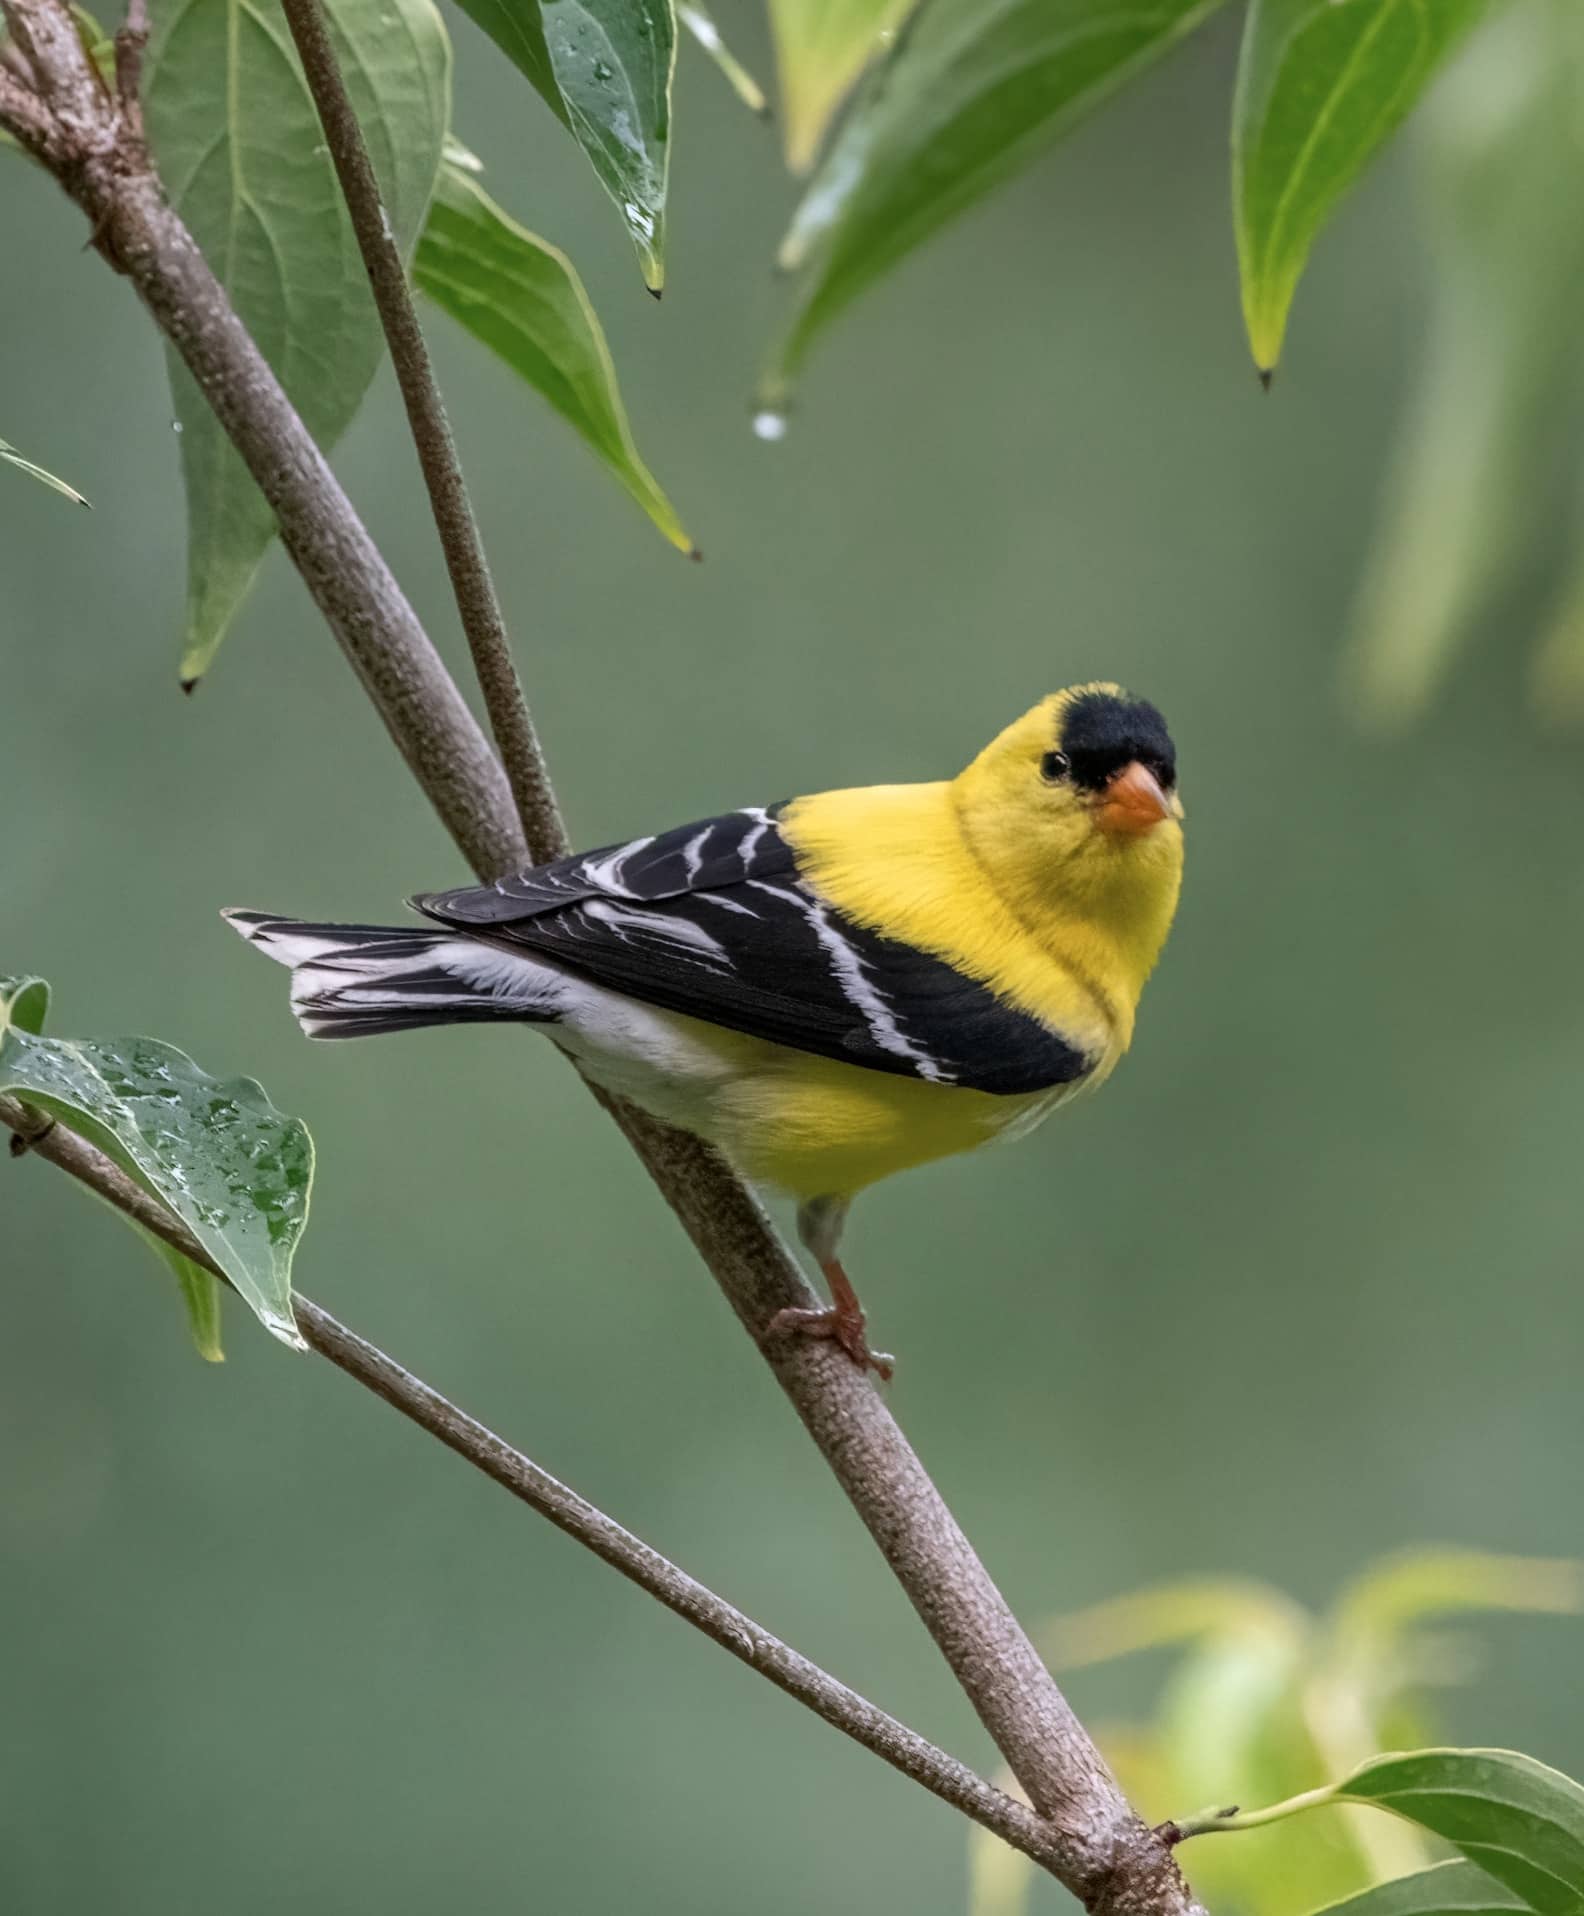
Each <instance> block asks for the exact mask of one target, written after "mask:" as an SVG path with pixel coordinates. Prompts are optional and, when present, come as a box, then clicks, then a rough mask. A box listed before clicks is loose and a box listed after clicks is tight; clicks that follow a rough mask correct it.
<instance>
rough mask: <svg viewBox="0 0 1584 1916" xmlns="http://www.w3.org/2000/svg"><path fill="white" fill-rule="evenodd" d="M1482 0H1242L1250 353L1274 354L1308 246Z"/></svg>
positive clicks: (1241, 171)
mask: <svg viewBox="0 0 1584 1916" xmlns="http://www.w3.org/2000/svg"><path fill="white" fill-rule="evenodd" d="M1484 4H1485V0H1251V4H1250V6H1249V11H1248V17H1247V22H1246V24H1245V27H1244V32H1243V51H1242V55H1241V58H1240V61H1239V65H1238V82H1237V96H1236V100H1235V102H1234V105H1233V110H1232V210H1233V224H1234V227H1235V230H1236V234H1237V248H1238V263H1239V267H1240V269H1241V273H1242V282H1243V316H1244V321H1245V324H1246V325H1247V328H1248V337H1249V345H1250V348H1251V349H1252V351H1253V354H1254V362H1255V364H1256V365H1257V366H1258V367H1259V368H1260V370H1261V371H1262V372H1263V373H1265V374H1267V375H1268V374H1269V372H1270V371H1271V369H1272V368H1273V367H1274V366H1275V364H1276V361H1277V359H1278V358H1279V356H1280V354H1281V345H1282V337H1283V335H1284V333H1285V331H1286V327H1287V314H1288V310H1289V308H1290V307H1291V305H1292V297H1293V293H1294V291H1295V289H1296V287H1297V285H1298V279H1299V276H1300V274H1301V273H1302V272H1303V269H1304V263H1305V262H1306V260H1307V259H1308V257H1309V249H1310V248H1311V247H1312V246H1313V244H1314V242H1315V238H1316V236H1317V235H1318V234H1319V232H1320V229H1321V227H1322V226H1324V224H1325V222H1326V220H1327V219H1328V218H1329V217H1330V215H1331V212H1332V210H1333V209H1334V208H1335V206H1336V204H1337V202H1338V200H1340V199H1341V197H1342V196H1343V194H1344V193H1346V191H1347V190H1348V188H1349V187H1350V186H1351V185H1352V184H1353V182H1354V181H1355V180H1356V179H1357V178H1358V176H1359V174H1360V173H1361V172H1362V171H1363V170H1364V168H1365V167H1366V166H1367V165H1368V163H1369V162H1370V160H1372V159H1373V158H1374V157H1375V155H1376V153H1377V152H1378V151H1379V150H1380V148H1381V147H1382V146H1383V145H1384V144H1385V142H1386V141H1387V140H1388V139H1389V138H1390V137H1391V135H1392V134H1393V133H1394V132H1395V131H1396V129H1397V127H1398V125H1399V124H1400V122H1401V121H1402V119H1403V116H1404V115H1405V114H1406V113H1407V112H1408V110H1409V108H1410V107H1412V106H1413V104H1414V102H1415V101H1416V100H1417V99H1418V98H1419V95H1420V93H1421V92H1422V91H1423V89H1424V85H1425V82H1426V81H1427V80H1428V79H1429V78H1430V76H1431V74H1432V73H1434V71H1435V70H1436V68H1437V66H1438V65H1439V64H1440V62H1441V61H1442V60H1443V59H1444V58H1445V57H1446V55H1447V53H1448V52H1449V51H1450V50H1451V47H1452V45H1453V43H1454V41H1455V40H1456V39H1457V36H1458V35H1459V34H1460V33H1461V32H1462V31H1463V30H1464V29H1465V28H1466V27H1467V26H1469V25H1470V24H1471V23H1472V21H1473V20H1474V19H1475V17H1476V16H1477V15H1478V13H1479V12H1480V11H1481V9H1482V8H1483V6H1484Z"/></svg>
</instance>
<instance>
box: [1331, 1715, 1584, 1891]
mask: <svg viewBox="0 0 1584 1916" xmlns="http://www.w3.org/2000/svg"><path fill="white" fill-rule="evenodd" d="M1336 1793H1337V1796H1338V1798H1339V1800H1342V1801H1345V1802H1353V1803H1371V1804H1373V1805H1375V1807H1376V1808H1378V1809H1384V1810H1391V1811H1393V1812H1394V1813H1395V1814H1396V1815H1398V1816H1402V1817H1405V1818H1406V1819H1407V1820H1408V1821H1409V1822H1411V1823H1417V1824H1418V1825H1419V1827H1420V1828H1421V1829H1426V1830H1429V1831H1430V1832H1431V1834H1432V1835H1434V1836H1439V1837H1442V1838H1443V1839H1444V1840H1445V1841H1447V1842H1448V1843H1450V1844H1452V1846H1453V1847H1454V1848H1455V1849H1458V1850H1460V1851H1461V1852H1462V1853H1463V1855H1464V1856H1466V1857H1467V1858H1468V1860H1469V1861H1470V1862H1471V1863H1476V1864H1478V1865H1479V1867H1480V1868H1481V1869H1483V1870H1485V1871H1486V1872H1487V1873H1488V1874H1489V1875H1491V1876H1493V1877H1495V1879H1496V1881H1497V1882H1498V1883H1502V1884H1504V1885H1505V1886H1506V1887H1507V1888H1508V1889H1511V1890H1514V1891H1516V1892H1517V1893H1518V1895H1520V1896H1522V1897H1523V1898H1524V1899H1525V1900H1526V1901H1527V1902H1528V1904H1529V1906H1530V1907H1531V1908H1532V1909H1534V1910H1537V1911H1539V1912H1541V1916H1579V1912H1580V1910H1581V1909H1584V1789H1581V1788H1580V1787H1579V1785H1578V1784H1577V1783H1575V1782H1574V1781H1573V1780H1572V1778H1571V1777H1567V1776H1563V1775H1562V1773H1561V1772H1560V1771H1559V1770H1552V1769H1548V1768H1547V1767H1546V1765H1545V1764H1544V1763H1537V1762H1536V1761H1535V1760H1534V1758H1533V1757H1529V1756H1519V1755H1517V1754H1516V1753H1515V1752H1514V1751H1511V1750H1414V1751H1410V1752H1409V1753H1408V1754H1406V1755H1402V1756H1377V1757H1374V1758H1372V1759H1371V1760H1370V1761H1369V1762H1368V1763H1363V1764H1360V1766H1359V1767H1358V1769H1356V1770H1355V1771H1354V1772H1353V1774H1352V1775H1351V1776H1350V1777H1348V1778H1347V1779H1346V1781H1345V1782H1343V1783H1341V1784H1339V1785H1338V1786H1337V1792H1336Z"/></svg>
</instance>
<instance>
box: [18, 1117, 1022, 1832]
mask: <svg viewBox="0 0 1584 1916" xmlns="http://www.w3.org/2000/svg"><path fill="white" fill-rule="evenodd" d="M0 1125H6V1126H8V1127H10V1129H11V1130H12V1132H13V1134H14V1135H15V1136H17V1137H19V1138H22V1139H24V1140H25V1142H26V1144H27V1146H28V1148H29V1149H30V1150H31V1151H32V1152H33V1153H35V1154H36V1155H37V1156H39V1157H43V1158H47V1159H48V1160H49V1161H50V1163H51V1164H54V1165H56V1166H58V1167H59V1169H61V1170H63V1171H65V1172H67V1173H68V1174H69V1175H70V1176H72V1177H74V1178H76V1179H77V1180H78V1181H79V1182H80V1183H82V1184H85V1185H87V1186H88V1188H89V1189H90V1190H92V1191H94V1192H96V1193H97V1194H98V1195H99V1196H100V1197H102V1198H104V1199H106V1200H107V1201H108V1202H109V1203H111V1204H113V1205H114V1206H115V1207H116V1209H117V1210H119V1211H122V1212H124V1213H125V1214H126V1215H127V1216H128V1217H130V1218H131V1219H133V1221H134V1222H136V1223H137V1224H140V1225H141V1226H142V1227H143V1228H144V1229H145V1230H146V1231H151V1232H153V1234H154V1235H155V1236H156V1237H160V1238H163V1239H164V1241H165V1242H166V1243H167V1244H170V1245H172V1246H173V1247H174V1248H175V1249H176V1250H178V1251H180V1252H181V1253H182V1255H183V1256H184V1257H187V1258H190V1259H191V1260H192V1261H193V1262H194V1263H195V1264H199V1265H201V1266H202V1267H203V1268H204V1269H205V1270H207V1271H209V1272H211V1273H213V1275H214V1276H216V1277H218V1278H219V1279H220V1280H221V1282H222V1283H226V1282H228V1280H227V1279H226V1277H225V1273H224V1272H223V1271H222V1270H221V1269H220V1267H219V1266H218V1265H217V1264H215V1263H214V1261H213V1260H212V1259H211V1258H210V1257H209V1255H208V1253H207V1252H206V1251H205V1250H204V1248H203V1246H202V1245H201V1244H200V1243H199V1242H198V1240H197V1238H195V1237H194V1236H193V1235H192V1233H191V1232H190V1231H189V1230H187V1228H186V1227H185V1226H184V1225H183V1224H182V1223H181V1221H180V1219H178V1218H177V1217H175V1216H174V1215H173V1214H172V1213H171V1212H170V1211H168V1210H166V1208H165V1207H164V1205H162V1204H161V1203H160V1202H159V1201H158V1200H157V1199H156V1198H153V1197H151V1196H150V1195H149V1193H148V1192H146V1191H145V1190H144V1189H143V1188H142V1186H141V1185H138V1184H135V1183H133V1181H132V1179H131V1178H129V1177H128V1176H127V1175H126V1173H125V1172H124V1171H122V1170H121V1169H120V1168H119V1167H118V1166H117V1165H116V1164H114V1163H113V1162H112V1161H111V1160H110V1159H109V1158H108V1157H106V1155H105V1154H104V1153H103V1152H102V1151H100V1150H98V1149H97V1148H96V1147H95V1146H94V1145H92V1144H90V1143H89V1142H88V1140H87V1139H86V1138H84V1137H82V1136H80V1135H79V1134H78V1133H77V1132H75V1131H72V1130H71V1129H69V1128H68V1127H67V1126H66V1125H64V1124H50V1125H46V1126H42V1127H41V1126H40V1125H39V1123H38V1120H37V1117H36V1114H34V1113H33V1112H31V1111H30V1110H29V1109H28V1107H27V1106H25V1105H24V1104H22V1103H20V1102H19V1101H18V1100H17V1099H15V1098H10V1097H5V1096H0ZM294 1306H295V1309H296V1313H297V1323H298V1326H299V1328H300V1329H301V1331H302V1333H303V1336H304V1337H305V1338H306V1339H307V1341H308V1343H309V1344H310V1345H311V1346H312V1348H313V1349H314V1350H316V1351H317V1352H318V1353H319V1354H320V1356H321V1357H326V1358H328V1359H329V1360H330V1362H331V1363H332V1364H334V1365H335V1366H336V1367H337V1368H338V1369H340V1370H343V1371H345V1372H346V1373H347V1375H348V1376H349V1377H352V1378H354V1379H356V1381H357V1382H358V1383H360V1384H362V1385H363V1387H364V1388H365V1389H366V1390H371V1391H373V1392H374V1393H375V1395H376V1396H378V1397H383V1398H384V1400H385V1401H386V1403H388V1404H389V1405H391V1407H392V1408H393V1409H395V1410H396V1411H398V1412H399V1413H400V1414H401V1415H402V1416H403V1417H406V1418H408V1419H409V1420H410V1421H411V1422H412V1423H415V1424H417V1425H418V1426H419V1428H420V1429H422V1430H425V1431H427V1432H428V1433H429V1435H430V1436H432V1437H437V1438H438V1439H439V1440H440V1442H441V1443H443V1444H444V1445H446V1447H447V1448H448V1449H450V1450H454V1451H455V1452H456V1454H457V1455H458V1456H459V1457H461V1458H463V1459H464V1460H465V1461H466V1462H468V1463H470V1464H472V1465H473V1467H474V1468H475V1469H476V1470H481V1471H482V1472H483V1473H484V1475H485V1476H486V1477H490V1478H493V1479H494V1481H495V1482H496V1483H498V1484H500V1485H501V1486H502V1487H503V1488H504V1489H506V1490H509V1491H510V1492H511V1493H512V1495H513V1496H514V1497H516V1498H518V1499H519V1500H520V1501H521V1502H523V1503H525V1504H527V1505H529V1506H530V1508H532V1509H534V1510H537V1511H538V1512H539V1514H540V1515H541V1516H543V1517H548V1518H549V1519H550V1521H551V1522H552V1523H553V1524H555V1525H556V1527H557V1528H558V1529H560V1530H564V1531H565V1532H566V1534H567V1535H568V1536H569V1537H573V1538H575V1539H576V1540H577V1541H578V1542H579V1543H581V1544H583V1545H584V1546H585V1547H586V1548H587V1549H589V1550H592V1551H593V1553H594V1554H595V1556H597V1557H599V1558H601V1559H602V1560H603V1561H604V1562H605V1563H608V1564H610V1565H611V1567H612V1568H613V1569H616V1570H619V1571H620V1572H621V1573H622V1575H623V1576H624V1577H627V1578H629V1579H630V1580H631V1581H632V1582H633V1583H635V1584H637V1585H638V1586H639V1588H640V1589H642V1590H646V1591H648V1593H649V1595H650V1596H652V1597H656V1598H658V1599H659V1601H660V1602H661V1603H663V1604H664V1605H665V1606H666V1608H667V1609H668V1610H671V1611H674V1612H675V1613H676V1615H677V1616H679V1617H682V1618H683V1619H685V1621H687V1622H688V1623H691V1624H692V1625H693V1627H694V1628H695V1629H696V1630H700V1631H702V1632H703V1634H704V1635H705V1636H707V1637H708V1638H710V1640H711V1641H712V1642H714V1643H718V1644H719V1645H720V1646H721V1648H722V1649H724V1650H729V1651H730V1652H731V1654H732V1655H733V1656H734V1657H736V1658H737V1660H738V1662H740V1663H746V1664H747V1665H748V1667H749V1668H750V1669H752V1670H757V1671H758V1672H759V1674H760V1675H761V1676H763V1677H767V1678H768V1679H769V1680H770V1682H772V1683H773V1684H775V1685H776V1687H777V1688H778V1689H781V1690H784V1691H785V1692H786V1693H787V1695H788V1696H792V1697H795V1698H796V1699H797V1700H798V1702H800V1703H802V1704H804V1705H806V1706H807V1707H808V1708H809V1709H810V1710H812V1711H813V1712H814V1714H815V1715H816V1716H819V1717H822V1718H823V1719H824V1721H825V1722H827V1723H829V1724H830V1725H831V1726H832V1727H833V1728H834V1729H838V1730H840V1731H841V1732H842V1733H843V1735H845V1736H849V1737H851V1738H852V1739H853V1741H854V1742H856V1743H860V1744H862V1745H863V1747H864V1748H865V1749H866V1750H870V1751H872V1752H873V1753H874V1754H875V1755H876V1756H878V1757H881V1758H883V1760H884V1761H885V1762H887V1763H889V1764H890V1765H891V1766H892V1767H893V1768H894V1769H898V1770H900V1771H901V1772H902V1773H903V1775H904V1776H909V1777H911V1778H912V1779H913V1781H914V1782H915V1783H922V1784H923V1786H924V1787H925V1789H927V1790H929V1791H930V1792H931V1793H932V1794H933V1795H935V1796H938V1797H940V1798H941V1800H942V1801H943V1802H946V1803H949V1804H950V1805H951V1806H952V1808H953V1809H957V1810H961V1811H962V1812H963V1813H964V1814H965V1815H967V1816H970V1817H972V1819H973V1820H974V1822H976V1823H979V1824H981V1825H982V1826H983V1827H984V1828H985V1829H988V1830H992V1831H994V1833H995V1834H996V1835H997V1836H1000V1837H1002V1838H1003V1839H1004V1840H1005V1841H1006V1842H1008V1843H1010V1844H1011V1845H1012V1846H1013V1848H1014V1849H1020V1850H1022V1851H1023V1853H1024V1854H1025V1855H1026V1856H1030V1857H1032V1858H1033V1859H1034V1861H1035V1862H1037V1863H1042V1864H1048V1861H1049V1857H1050V1853H1051V1847H1052V1838H1053V1833H1052V1832H1051V1831H1050V1830H1049V1829H1047V1828H1046V1827H1045V1825H1044V1824H1042V1823H1041V1822H1040V1820H1039V1818H1038V1817H1037V1816H1035V1815H1034V1813H1033V1811H1032V1810H1030V1809H1029V1808H1028V1807H1027V1805H1025V1804H1023V1803H1019V1802H1018V1801H1016V1799H1015V1798H1013V1797H1010V1796H1007V1795H1006V1794H1005V1793H1004V1792H1003V1791H1001V1790H998V1789H996V1788H995V1787H994V1786H993V1785H992V1784H990V1783H987V1782H985V1780H984V1779H983V1778H982V1777H979V1776H976V1775H975V1774H974V1773H973V1771H972V1770H970V1769H968V1768H967V1767H966V1766H965V1765H963V1764H961V1763H959V1762H958V1761H957V1760H956V1758H955V1757H951V1756H948V1755H947V1754H946V1752H945V1751H944V1750H940V1749H937V1748H936V1746H935V1745H934V1744H933V1743H930V1742H928V1741H927V1740H926V1739H925V1738H923V1737H921V1736H919V1735H918V1734H917V1733H916V1732H915V1731H913V1730H910V1729H909V1728H908V1727H907V1726H906V1724H903V1723H899V1722H898V1721H897V1720H896V1718H895V1717H893V1716H890V1715H888V1714H887V1713H886V1712H885V1711H884V1710H882V1709H879V1708H877V1707H876V1705H874V1704H873V1703H870V1702H869V1701H868V1700H867V1699H866V1698H864V1697H861V1696H859V1695H858V1694H857V1692H856V1691H854V1690H850V1689H848V1687H847V1686H846V1684H844V1683H841V1682H839V1681H838V1680H837V1679H836V1678H835V1677H833V1676H831V1675H830V1674H829V1673H828V1672H827V1671H825V1670H822V1669H821V1668H820V1667H819V1665H818V1664H815V1663H811V1662H810V1661H809V1660H808V1658H807V1657H804V1656H800V1655H799V1654H798V1652H797V1651H796V1650H793V1649H791V1648H790V1647H789V1646H788V1645H787V1644H785V1643H783V1642H781V1641H780V1639H779V1638H777V1637H775V1636H772V1635H771V1633H770V1632H769V1631H768V1630H766V1629H765V1628H764V1626H763V1625H762V1624H759V1623H756V1622H755V1621H754V1620H753V1618H752V1617H749V1616H747V1615H745V1614H744V1613H743V1612H742V1611H741V1610H739V1609H737V1608H736V1606H735V1605H734V1604H730V1603H728V1602H727V1601H726V1599H725V1598H724V1597H719V1596H717V1595H716V1594H715V1592H714V1591H713V1590H710V1589H708V1588H707V1587H706V1586H705V1585H704V1584H702V1583H699V1582H698V1581H697V1579H696V1578H693V1577H690V1576H689V1575H688V1574H687V1572H686V1571H685V1570H681V1569H678V1567H677V1566H676V1565H675V1564H674V1563H671V1562H670V1561H669V1560H668V1559H667V1558H665V1557H663V1556H661V1555H660V1553H659V1552H658V1551H657V1550H654V1549H651V1547H650V1546H649V1545H648V1544H646V1543H644V1542H643V1541H642V1540H641V1539H640V1538H638V1537H635V1536H634V1535H633V1534H632V1533H631V1531H628V1530H624V1529H623V1528H622V1526H621V1525H620V1524H619V1523H617V1522H616V1521H615V1519H614V1518H612V1517H609V1516H607V1515H606V1514H605V1512H604V1511H602V1510H600V1509H598V1508H597V1507H596V1506H595V1505H593V1504H591V1503H589V1502H588V1501H587V1500H586V1499H585V1498H583V1497H580V1496H579V1495H578V1494H577V1492H576V1491H575V1490H572V1489H569V1488H568V1486H567V1485H565V1484H563V1483H561V1482H560V1481H559V1480H558V1479H557V1478H555V1477H552V1476H551V1475H550V1473H549V1472H548V1471H545V1470H542V1469H541V1468H540V1467H539V1465H537V1464H536V1463H534V1462H533V1461H532V1459H531V1458H529V1457H526V1456H525V1455H524V1454H523V1453H522V1452H521V1451H520V1450H517V1449H515V1448H514V1447H513V1446H512V1445H510V1444H508V1443H506V1442H505V1440H504V1439H502V1438H500V1437H497V1436H496V1435H495V1433H494V1432H493V1431H491V1430H488V1429H486V1427H485V1426H484V1425H483V1424H481V1423H479V1422H478V1421H477V1419H476V1418H473V1417H470V1416H468V1414H467V1412H466V1411H464V1410H461V1409H459V1408H458V1407H457V1406H456V1405H455V1404H453V1403H451V1402H450V1401H449V1399H447V1398H445V1397H443V1396H441V1394H440V1392H439V1391H437V1390H435V1389H434V1388H433V1387H432V1386H430V1385H429V1384H426V1383H425V1382H424V1381H423V1379H422V1378H421V1377H415V1376H414V1375H413V1373H412V1372H411V1371H409V1370H406V1369H404V1368H403V1367H402V1366H401V1365H400V1364H398V1363H397V1362H396V1361H395V1359H394V1358H391V1357H387V1356H386V1355H385V1353H384V1352H383V1351H381V1350H379V1349H378V1348H377V1347H376V1346H375V1345H373V1344H370V1343H369V1342H368V1341H367V1340H366V1339H365V1338H362V1337H359V1336H358V1335H357V1333H356V1332H355V1331H352V1330H349V1329H348V1328H347V1327H346V1325H345V1324H342V1323H340V1322H339V1321H338V1320H337V1319H336V1318H334V1317H332V1316H331V1315H330V1313H329V1312H328V1311H326V1310H323V1309H321V1308H320V1306H319V1305H317V1304H315V1303H314V1302H312V1300H311V1299H309V1298H306V1297H302V1296H298V1297H296V1298H295V1299H294Z"/></svg>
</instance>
